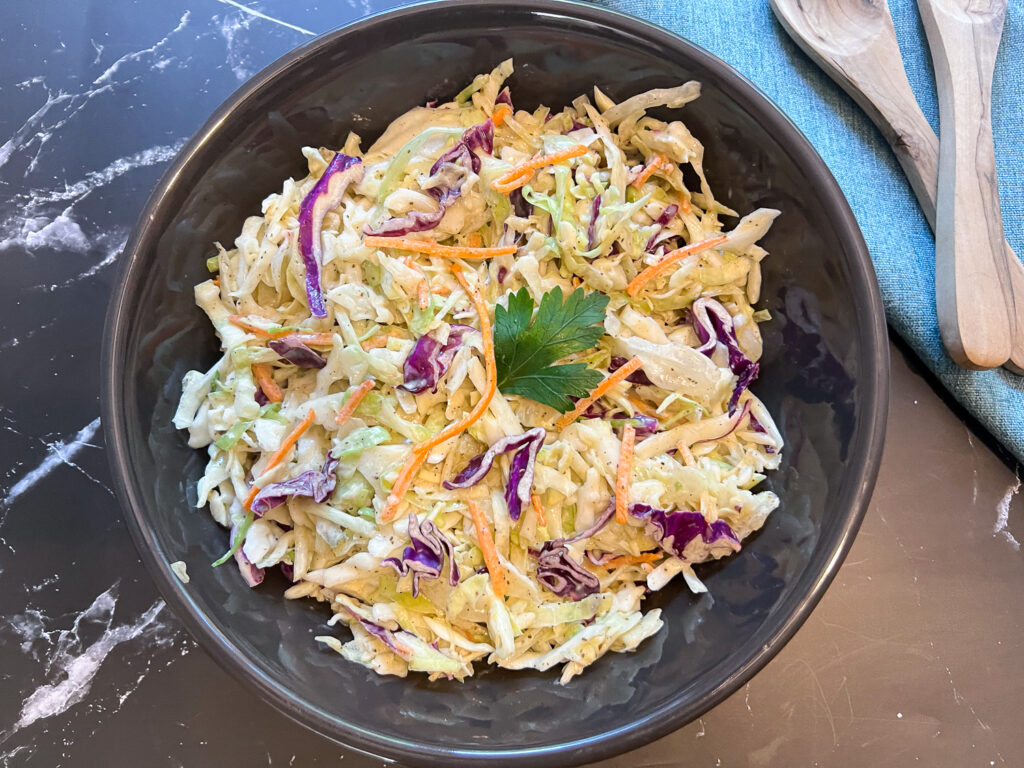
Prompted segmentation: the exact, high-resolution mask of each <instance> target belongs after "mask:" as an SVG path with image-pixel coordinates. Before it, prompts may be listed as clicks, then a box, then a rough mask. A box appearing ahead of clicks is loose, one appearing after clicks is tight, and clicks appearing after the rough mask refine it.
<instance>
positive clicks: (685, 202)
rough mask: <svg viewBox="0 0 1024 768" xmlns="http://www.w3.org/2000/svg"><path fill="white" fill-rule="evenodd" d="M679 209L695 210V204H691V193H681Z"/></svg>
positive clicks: (684, 211) (687, 211)
mask: <svg viewBox="0 0 1024 768" xmlns="http://www.w3.org/2000/svg"><path fill="white" fill-rule="evenodd" d="M679 210H680V211H682V212H683V213H689V212H690V211H692V210H693V206H691V205H690V195H689V194H687V193H686V192H680V193H679Z"/></svg>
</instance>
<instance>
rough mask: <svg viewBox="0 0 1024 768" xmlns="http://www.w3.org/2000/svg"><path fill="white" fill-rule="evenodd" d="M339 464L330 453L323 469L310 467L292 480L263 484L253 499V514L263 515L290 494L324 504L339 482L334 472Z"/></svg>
mask: <svg viewBox="0 0 1024 768" xmlns="http://www.w3.org/2000/svg"><path fill="white" fill-rule="evenodd" d="M337 466H338V460H337V459H336V458H334V456H332V455H331V454H330V453H328V454H327V460H326V461H325V462H324V466H323V469H310V470H307V471H306V472H303V473H302V474H301V475H296V476H295V477H293V478H292V479H291V480H286V481H284V482H282V483H270V484H269V485H265V486H263V488H262V489H261V490H260V492H259V493H257V494H256V498H254V499H253V500H252V506H251V509H252V511H253V514H255V515H256V516H257V517H262V516H263V515H265V514H266V513H267V512H269V511H270V510H271V509H273V508H274V507H279V506H281V505H282V504H284V503H285V501H287V500H288V497H289V496H304V497H306V498H311V499H313V501H315V502H317V503H321V504H322V503H323V502H325V501H327V499H328V498H329V497H330V495H331V494H332V493H334V486H335V485H336V484H337V482H338V478H337V475H335V474H334V469H335V467H337Z"/></svg>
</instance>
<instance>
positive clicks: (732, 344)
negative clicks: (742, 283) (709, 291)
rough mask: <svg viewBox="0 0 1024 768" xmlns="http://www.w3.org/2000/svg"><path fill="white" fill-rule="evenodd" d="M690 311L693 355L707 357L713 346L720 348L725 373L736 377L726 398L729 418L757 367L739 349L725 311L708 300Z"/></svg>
mask: <svg viewBox="0 0 1024 768" xmlns="http://www.w3.org/2000/svg"><path fill="white" fill-rule="evenodd" d="M690 309H691V322H692V323H693V330H694V331H695V332H696V333H697V339H698V340H699V341H700V346H699V347H697V351H698V352H703V353H704V354H705V355H707V356H708V357H711V355H712V354H714V351H715V349H716V348H717V346H718V345H719V344H722V345H724V346H725V348H726V350H727V351H728V353H729V370H731V371H732V372H733V373H734V374H736V377H737V380H736V386H735V387H734V388H733V391H732V395H731V396H730V397H729V407H728V411H729V413H730V414H731V413H733V411H735V410H736V404H737V403H738V402H739V399H740V395H742V394H743V391H744V390H745V389H746V388H747V387H749V386H750V384H751V382H753V381H754V379H756V378H757V374H758V371H760V368H761V366H760V365H759V364H758V363H755V362H754V361H753V360H751V359H750V358H749V357H747V356H746V355H745V354H744V353H743V350H742V349H740V344H739V341H738V340H737V339H736V328H735V326H734V324H733V320H732V315H730V314H729V310H727V309H726V308H725V307H723V306H722V305H721V304H720V303H719V302H717V301H715V300H714V299H708V298H700V299H697V300H696V301H695V302H693V305H692V306H691V308H690Z"/></svg>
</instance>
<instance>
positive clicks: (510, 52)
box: [103, 0, 888, 766]
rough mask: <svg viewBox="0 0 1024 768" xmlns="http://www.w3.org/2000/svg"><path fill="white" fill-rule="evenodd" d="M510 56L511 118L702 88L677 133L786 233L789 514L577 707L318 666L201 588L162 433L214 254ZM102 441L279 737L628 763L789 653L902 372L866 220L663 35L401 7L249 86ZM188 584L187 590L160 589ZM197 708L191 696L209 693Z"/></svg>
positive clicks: (209, 644)
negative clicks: (217, 246)
mask: <svg viewBox="0 0 1024 768" xmlns="http://www.w3.org/2000/svg"><path fill="white" fill-rule="evenodd" d="M509 56H512V57H514V58H515V61H516V73H515V75H514V77H513V78H512V80H511V82H510V85H511V89H512V95H513V99H514V101H515V103H516V104H517V105H518V106H520V107H526V108H532V107H534V106H536V105H537V104H541V103H543V104H547V105H549V106H552V107H555V108H559V107H561V106H562V105H564V104H565V103H567V102H568V101H569V100H571V99H572V98H573V97H575V96H576V95H578V94H580V93H586V92H590V91H591V89H592V87H593V86H594V85H595V84H597V85H599V86H600V87H601V88H602V89H603V90H604V91H605V92H606V93H608V94H609V95H610V96H612V98H615V99H623V98H625V97H627V96H630V95H632V94H634V93H637V92H639V91H642V90H646V89H648V88H653V87H663V86H670V85H676V84H678V83H680V82H683V81H685V80H689V79H697V80H700V81H701V82H702V83H703V95H702V96H701V98H700V99H699V100H697V101H696V102H694V103H693V104H691V105H689V106H687V107H686V108H685V112H684V113H683V119H685V121H686V123H687V125H688V126H689V127H690V129H691V130H692V131H693V133H694V134H695V135H696V136H697V137H698V138H699V139H700V140H701V141H702V142H703V143H704V145H705V147H706V159H705V167H706V168H707V171H708V176H709V178H710V181H711V185H712V187H713V189H714V190H715V192H716V194H717V196H718V197H719V198H720V199H722V200H724V202H725V203H726V204H728V205H730V206H732V207H733V208H735V209H737V210H738V211H740V212H744V213H745V212H749V211H751V210H752V209H754V208H757V207H758V206H770V207H774V208H779V209H781V210H782V212H783V213H782V216H781V217H780V218H779V219H778V220H777V221H776V223H775V226H774V227H773V228H772V230H771V232H770V233H769V235H768V237H767V238H766V239H765V240H764V243H763V244H764V245H765V247H766V248H767V249H768V250H769V251H770V253H771V255H770V257H769V258H768V259H767V261H766V262H765V268H764V292H763V299H762V302H761V305H762V306H765V307H767V308H768V309H770V310H771V313H772V317H773V319H772V321H771V322H769V323H767V324H766V325H765V326H764V330H765V357H764V360H763V362H762V367H761V371H762V374H761V378H760V380H759V381H758V382H757V383H756V385H755V391H756V392H757V394H758V395H760V396H761V398H763V399H764V401H765V403H766V404H767V405H768V407H769V408H770V409H771V411H772V412H773V413H774V414H775V416H776V418H777V420H778V424H779V427H780V429H781V430H782V432H783V434H784V436H785V438H786V442H787V448H786V450H785V453H784V460H783V463H782V467H781V468H780V469H779V470H778V471H777V472H775V473H774V474H773V475H772V477H771V479H770V480H769V482H768V487H770V488H771V489H772V490H774V491H775V492H776V493H778V494H779V496H780V498H781V500H782V505H781V508H780V509H779V510H778V511H777V512H775V513H774V515H773V516H772V517H771V518H770V519H769V521H768V523H767V525H766V527H765V528H764V530H763V531H762V532H761V533H760V534H759V535H757V536H756V537H754V538H752V539H751V540H750V541H749V542H748V543H747V545H746V546H745V547H744V550H743V552H742V553H740V554H739V555H738V556H736V557H731V558H728V559H726V560H724V561H720V562H718V563H716V564H714V565H709V566H704V567H699V573H700V575H701V577H702V578H703V579H704V581H705V583H706V584H707V585H708V587H709V588H710V590H711V591H710V594H707V595H703V596H701V597H695V596H693V595H691V594H689V593H688V592H687V591H686V589H685V586H684V585H682V583H681V582H680V583H679V584H678V585H676V584H673V585H672V586H671V587H669V588H667V589H666V590H664V592H662V593H659V594H658V595H656V596H655V597H654V598H652V599H651V600H649V601H648V602H647V603H646V607H648V608H652V607H656V606H660V607H661V608H663V609H664V617H665V620H666V627H665V628H664V629H663V630H662V631H661V632H660V633H659V634H658V635H656V636H655V637H653V638H652V639H650V640H648V641H646V642H644V643H643V645H642V646H641V647H640V649H639V650H638V651H637V652H636V653H632V654H609V655H608V656H606V657H605V658H603V659H601V660H600V661H599V662H598V663H596V664H595V665H594V666H593V667H592V668H590V669H588V670H587V671H586V673H584V674H583V675H581V676H579V677H577V678H576V679H574V680H573V681H572V682H571V683H570V684H569V685H567V686H564V687H563V686H559V685H557V684H556V681H557V671H552V672H549V673H543V674H542V673H533V672H526V673H522V672H520V673H511V672H505V671H501V670H492V669H486V670H485V669H480V670H479V672H478V674H477V676H475V677H473V678H471V679H469V680H468V681H467V682H466V683H465V684H462V685H460V684H458V683H454V682H436V683H429V682H427V681H426V680H425V679H424V678H423V677H421V676H418V675H414V676H412V677H409V678H408V679H396V678H381V677H377V676H376V675H375V674H373V673H372V672H370V671H368V670H366V669H364V668H362V667H359V666H356V665H354V664H350V663H348V662H345V661H344V660H342V659H341V658H340V657H338V656H336V655H335V654H334V653H333V652H330V651H326V650H323V649H321V648H319V646H318V645H317V644H315V643H314V642H313V639H312V638H313V635H315V634H319V633H320V632H323V631H324V629H325V627H324V621H325V619H326V618H327V617H328V613H327V611H326V610H325V609H324V608H322V607H318V606H316V605H315V604H312V603H310V602H307V601H298V602H287V601H285V600H283V599H282V597H281V591H282V589H283V588H284V584H283V583H282V582H280V581H279V577H278V576H274V577H268V579H267V582H265V583H264V585H263V586H262V587H260V588H259V589H256V590H250V589H248V588H246V587H245V586H244V584H243V583H242V581H241V580H240V579H239V576H238V573H237V570H235V569H233V568H229V567H224V568H218V569H212V568H209V567H208V566H207V564H208V563H210V562H211V561H212V560H213V559H215V558H216V557H217V556H218V555H219V554H220V553H221V552H223V550H224V548H225V542H226V534H225V532H224V531H222V530H221V529H219V528H218V527H217V526H216V524H215V523H214V522H213V521H212V520H211V519H210V517H209V515H208V514H207V512H206V511H202V510H196V509H194V508H193V503H194V500H195V491H194V490H193V488H194V484H195V481H196V480H197V478H198V477H199V476H200V475H201V473H202V467H203V463H204V460H205V455H204V454H203V453H202V452H197V451H193V450H190V449H189V448H188V446H187V445H186V442H185V437H184V435H183V434H181V433H178V432H176V431H175V430H174V429H173V427H172V426H171V415H172V413H173V410H174V407H175V404H176V401H177V397H178V394H179V392H180V381H181V377H182V374H184V373H185V371H187V370H189V369H190V368H200V369H204V368H206V367H207V366H209V365H210V364H211V363H212V362H213V360H214V359H215V358H216V354H217V344H216V339H215V337H214V335H213V333H212V330H211V329H210V327H209V325H208V323H207V321H206V318H205V316H204V315H203V314H202V313H201V312H200V311H199V310H198V309H197V308H196V307H195V306H194V303H193V297H192V287H193V285H194V284H195V283H197V282H199V281H201V280H203V279H205V278H206V271H205V259H206V258H207V256H209V255H210V253H211V252H212V246H211V244H212V243H213V242H214V241H217V240H219V241H221V242H223V243H230V242H232V241H233V239H234V237H235V236H236V235H237V233H238V232H239V230H240V228H241V225H242V222H243V220H244V219H245V218H246V217H247V216H249V215H252V214H256V213H258V212H259V207H260V201H261V200H262V199H263V198H264V197H265V196H266V195H267V194H269V193H271V192H274V191H277V190H279V189H280V186H281V183H282V180H283V179H285V178H286V177H288V176H295V177H301V176H303V175H304V174H305V170H304V161H303V158H302V155H301V154H300V152H299V149H300V148H301V147H302V146H303V145H307V144H309V145H313V146H318V145H323V146H328V147H332V146H339V145H340V143H341V141H342V140H343V138H344V136H345V135H346V134H347V132H348V131H349V130H350V129H351V130H355V131H356V132H357V133H359V134H360V135H362V136H363V137H364V145H363V146H364V147H365V146H368V145H369V143H370V141H372V140H373V139H374V138H375V137H376V136H377V135H378V134H379V133H380V132H381V131H382V130H383V129H384V127H385V126H386V125H387V124H388V123H389V122H390V121H391V120H392V119H394V118H395V117H396V116H398V115H399V114H401V113H402V112H404V111H405V110H406V109H408V108H410V107H412V106H415V105H417V104H422V103H424V102H426V101H427V100H429V99H432V98H437V97H440V98H450V97H451V96H452V95H453V94H454V93H456V92H457V91H458V90H459V89H460V88H462V86H463V85H464V84H465V83H467V82H468V81H469V79H470V78H471V77H472V76H473V75H474V74H476V73H478V72H482V71H486V70H489V69H491V68H492V67H493V66H494V65H495V64H496V63H497V62H498V61H500V60H501V59H503V58H506V57H509ZM104 355H105V358H104V369H103V370H104V412H103V423H104V427H105V429H106V434H107V444H108V446H109V448H110V455H111V461H112V463H113V465H114V475H115V478H116V483H117V485H118V493H119V497H120V499H121V501H122V503H123V506H124V508H125V510H126V513H125V519H126V522H127V524H128V526H129V527H130V529H131V531H132V533H133V535H134V537H135V540H136V543H137V544H138V547H139V550H140V552H141V553H142V557H143V559H144V560H145V561H146V563H147V565H148V566H149V567H150V569H151V571H152V574H153V577H154V579H155V581H156V582H157V585H158V586H159V588H160V590H161V591H162V592H163V594H164V596H165V597H166V599H167V601H168V603H169V604H170V605H171V607H172V608H173V609H174V610H175V612H176V613H177V614H178V616H179V617H181V619H182V620H183V621H184V622H185V623H186V624H187V626H188V627H189V628H190V630H191V631H192V632H193V633H194V634H195V636H196V637H197V639H198V640H199V641H200V642H201V643H202V645H203V647H204V648H205V649H206V650H207V651H208V652H209V653H211V654H212V655H213V656H215V657H216V658H217V659H218V660H219V661H220V662H221V663H222V664H223V665H224V666H225V667H227V668H228V669H229V670H230V671H231V672H232V673H233V674H235V675H237V676H238V677H240V678H242V679H244V680H246V681H247V682H249V683H250V684H252V685H253V686H255V688H256V689H257V691H258V692H259V693H260V695H262V696H263V697H265V698H266V699H267V700H269V701H270V702H271V703H273V704H274V705H276V706H277V707H279V708H280V709H281V710H282V711H284V712H285V713H286V714H288V715H290V716H291V717H294V718H295V719H297V720H299V721H300V722H302V723H304V724H306V725H308V726H309V727H311V728H313V729H315V730H316V731H319V732H320V733H322V734H324V735H326V736H328V737H329V738H332V739H335V740H336V741H339V742H342V743H344V744H347V745H349V746H352V747H355V748H357V749H361V750H366V751H369V752H373V753H375V754H378V755H383V756H387V757H392V758H396V759H400V760H401V761H402V762H403V763H406V764H425V763H439V764H444V765H452V764H456V763H460V764H480V763H488V764H495V763H499V764H502V765H513V764H516V765H531V766H540V765H568V764H574V763H580V762H585V761H588V760H595V759H598V758H601V757H605V756H608V755H611V754H614V753H617V752H622V751H625V750H627V749H630V748H634V747H637V746H639V745H641V744H642V743H645V742H647V741H650V740H652V739H654V738H657V737H658V736H661V735H664V734H666V733H668V732H669V731H671V730H673V729H675V728H678V727H679V726H681V725H683V724H684V723H686V722H687V721H689V720H692V719H694V718H695V717H697V716H699V715H700V714H701V713H703V712H705V711H706V710H707V709H709V708H710V707H712V706H713V705H714V704H716V703H717V702H719V701H721V700H722V699H723V698H724V697H725V696H727V695H728V694H729V693H731V692H732V691H733V690H735V689H736V688H737V687H739V686H740V685H741V684H743V683H744V682H745V681H746V680H748V679H749V678H750V677H751V676H752V675H753V674H754V673H755V672H756V671H757V670H758V669H760V668H761V667H762V666H763V665H764V664H765V663H766V662H767V661H768V659H769V658H771V656H772V655H773V654H774V653H775V652H776V651H777V650H778V649H779V648H780V647H781V646H782V645H783V644H784V643H785V641H786V640H788V639H789V637H790V636H791V635H792V634H793V632H795V631H796V629H797V627H799V625H800V623H801V622H802V621H803V620H804V619H805V618H806V617H807V615H808V613H809V612H810V611H811V609H812V608H813V607H814V605H815V604H816V602H817V601H818V599H819V598H820V597H821V595H822V593H823V592H824V590H825V588H826V587H827V585H828V583H829V581H830V580H831V578H832V577H833V576H834V574H835V572H836V570H837V568H838V567H839V564H840V562H841V560H842V557H843V556H844V555H845V553H846V551H847V549H848V548H849V546H850V544H851V542H852V539H853V537H854V535H855V533H856V530H857V527H858V524H859V522H860V519H861V517H862V515H863V513H864V510H865V508H866V506H867V502H868V499H869V495H870V492H871V488H872V486H873V483H874V480H875V474H876V470H877V468H878V463H879V459H880V455H881V449H882V441H883V436H884V424H885V412H886V401H887V382H888V347H887V344H886V336H885V325H884V320H883V315H882V308H881V303H880V299H879V295H878V290H877V287H876V284H875V278H874V273H873V271H872V268H871V263H870V260H869V258H868V254H867V251H866V249H865V246H864V243H863V240H862V238H861V235H860V232H859V230H858V229H857V226H856V223H855V221H854V218H853V216H852V214H851V212H850V210H849V208H848V206H847V204H846V201H845V199H844V198H843V196H842V194H841V192H840V191H839V188H838V187H837V185H836V183H835V181H834V180H833V178H832V176H831V175H830V174H829V172H828V170H827V168H826V167H825V165H824V163H823V162H822V161H821V159H820V158H819V157H818V155H817V154H816V153H815V152H814V150H813V149H812V147H811V146H810V145H809V144H808V143H807V141H806V139H805V138H804V137H803V136H802V135H801V134H800V133H799V131H798V130H797V129H796V128H795V127H794V126H793V125H792V124H791V123H790V122H789V121H788V120H787V119H786V118H785V116H784V115H782V114H781V113H780V112H779V111H778V110H777V109H776V108H775V107H774V106H773V105H772V104H771V103H770V102H769V101H768V100H767V99H766V98H765V97H764V96H763V95H761V94H760V93H759V92H758V91H757V90H756V89H755V88H754V87H753V86H752V85H751V84H750V83H748V82H747V81H745V80H744V79H743V78H742V77H740V76H739V75H738V74H736V73H735V72H734V71H733V70H731V69H730V68H729V67H728V66H727V65H725V64H724V63H722V62H721V61H720V60H718V59H716V58H714V57H713V56H711V55H710V54H708V53H706V52H705V51H703V50H701V49H699V48H697V47H695V46H693V45H691V44H689V43H687V42H685V41H684V40H681V39H680V38H678V37H675V36H673V35H671V34H669V33H667V32H665V31H664V30H661V29H658V28H655V27H652V26H649V25H647V24H644V23H642V22H639V21H637V20H635V19H631V18H628V17H624V16H620V15H617V14H613V13H610V12H607V11H603V10H600V9H596V8H593V7H589V6H584V5H576V4H571V3H562V2H542V1H540V0H531V1H529V2H522V3H517V4H508V3H503V2H490V0H470V1H467V2H458V1H457V0H456V2H447V3H437V4H427V5H420V6H413V7H410V8H406V9H402V10H398V11H393V12H390V13H388V14H384V15H382V16H377V17H372V18H369V19H366V20H363V21H361V22H359V23H357V24H355V25H352V26H350V27H346V28H344V29H340V30H338V31H336V32H332V33H330V34H327V35H324V36H322V37H320V38H317V39H316V40H314V41H312V42H311V43H309V44H308V45H306V46H304V47H302V48H299V49H297V50H296V51H294V52H292V53H290V54H289V55H287V56H285V57H284V58H282V59H281V60H279V61H278V62H276V63H274V64H273V65H272V66H270V67H269V68H267V69H266V70H264V71H263V72H261V73H260V74H259V75H257V76H256V77H254V78H253V79H252V80H251V81H250V82H249V83H247V84H246V85H245V86H244V87H242V88H241V89H240V90H239V91H238V92H237V93H236V94H235V95H234V96H232V97H231V98H230V99H229V100H228V101H227V102H226V103H225V104H224V105H223V106H222V107H221V108H220V109H219V110H218V112H217V113H216V114H215V115H214V116H213V117H212V118H211V119H210V121H209V122H208V123H207V124H206V125H205V126H204V127H203V129H202V130H201V131H200V132H199V133H198V134H197V135H196V136H195V138H194V139H193V140H192V142H191V143H190V144H189V145H188V146H187V147H185V149H184V150H182V152H181V154H180V155H179V157H178V158H177V160H176V161H175V163H174V165H173V166H172V167H171V168H170V169H169V170H168V172H167V173H166V175H165V176H164V177H163V179H162V180H161V182H160V184H159V185H158V187H157V189H156V190H155V191H154V193H153V196H152V197H151V199H150V200H149V202H148V204H147V206H146V209H145V210H144V212H143V215H142V216H141V217H140V219H139V222H138V224H137V226H136V228H135V231H134V233H133V235H132V237H131V238H130V240H129V243H128V246H127V248H126V250H125V253H124V256H123V257H122V272H121V276H120V279H119V281H118V284H117V287H116V289H115V291H114V295H113V298H112V300H111V306H110V311H109V315H108V326H107V336H106V340H105V351H104ZM176 560H184V561H185V562H186V563H187V564H188V567H189V574H190V576H191V582H190V583H189V584H188V585H187V586H186V585H183V584H181V583H180V582H178V581H177V580H176V579H175V578H174V576H173V575H172V574H171V572H170V570H169V568H168V564H169V563H171V562H174V561H176ZM197 695H201V692H197Z"/></svg>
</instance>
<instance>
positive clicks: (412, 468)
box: [380, 446, 427, 523]
mask: <svg viewBox="0 0 1024 768" xmlns="http://www.w3.org/2000/svg"><path fill="white" fill-rule="evenodd" d="M426 460H427V451H418V450H417V446H413V449H412V458H410V459H409V461H407V462H406V463H405V465H404V466H403V467H402V469H401V471H400V472H399V473H398V477H396V478H395V484H394V485H393V486H391V492H390V493H389V494H388V497H387V499H386V500H385V502H384V509H383V510H381V513H380V521H381V522H382V523H388V522H390V521H392V520H394V519H395V515H396V514H397V513H398V505H399V504H401V503H402V499H403V498H405V493H406V491H408V490H409V486H410V485H412V481H413V479H414V478H415V477H416V473H417V472H419V471H420V467H422V466H423V462H425V461H426Z"/></svg>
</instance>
